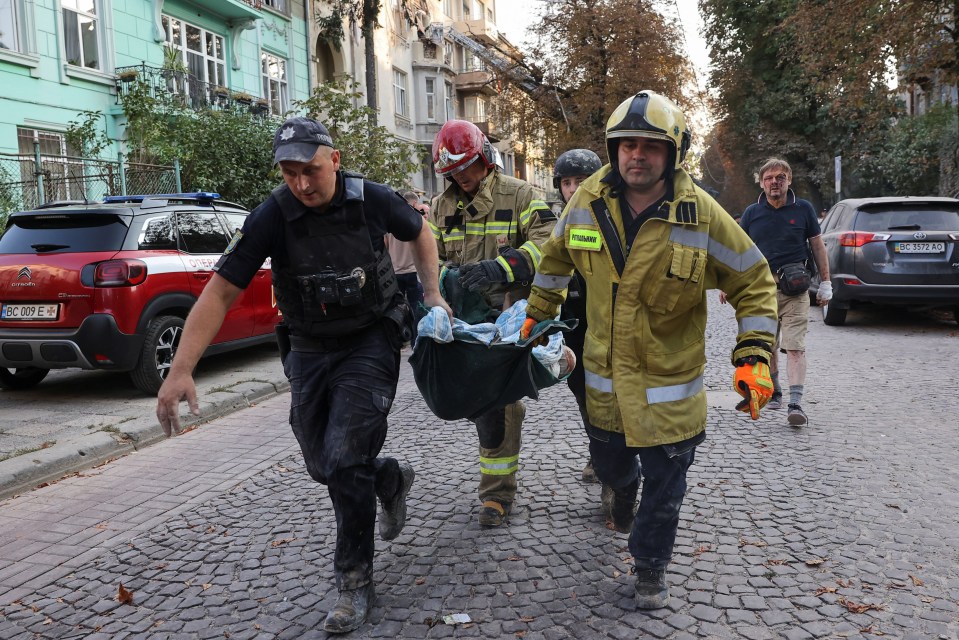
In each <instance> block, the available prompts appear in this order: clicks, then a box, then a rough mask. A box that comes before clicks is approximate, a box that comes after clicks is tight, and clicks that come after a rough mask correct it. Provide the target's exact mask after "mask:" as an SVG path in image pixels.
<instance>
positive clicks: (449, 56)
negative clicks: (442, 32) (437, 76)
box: [443, 40, 453, 66]
mask: <svg viewBox="0 0 959 640" xmlns="http://www.w3.org/2000/svg"><path fill="white" fill-rule="evenodd" d="M443 62H445V63H446V64H448V65H450V66H452V65H453V43H452V42H450V41H449V40H444V41H443Z"/></svg>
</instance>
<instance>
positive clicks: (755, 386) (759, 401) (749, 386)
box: [733, 356, 773, 420]
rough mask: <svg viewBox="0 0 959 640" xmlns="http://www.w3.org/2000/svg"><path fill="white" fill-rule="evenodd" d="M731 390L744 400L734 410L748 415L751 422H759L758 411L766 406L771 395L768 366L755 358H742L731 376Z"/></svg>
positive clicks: (771, 386)
mask: <svg viewBox="0 0 959 640" xmlns="http://www.w3.org/2000/svg"><path fill="white" fill-rule="evenodd" d="M733 389H735V390H736V392H737V393H739V395H741V396H742V397H743V398H745V400H743V401H742V402H740V403H739V404H737V405H736V410H737V411H742V412H743V413H748V414H749V416H750V417H751V418H752V419H753V420H759V410H760V409H762V408H763V407H765V406H766V403H767V402H769V399H770V398H771V397H772V395H773V381H772V378H770V377H769V365H768V364H766V363H765V362H763V361H762V360H760V359H759V358H757V357H756V356H749V357H748V358H743V359H742V363H741V364H740V365H739V366H738V367H736V374H735V375H734V376H733Z"/></svg>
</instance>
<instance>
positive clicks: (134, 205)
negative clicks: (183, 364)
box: [0, 193, 281, 395]
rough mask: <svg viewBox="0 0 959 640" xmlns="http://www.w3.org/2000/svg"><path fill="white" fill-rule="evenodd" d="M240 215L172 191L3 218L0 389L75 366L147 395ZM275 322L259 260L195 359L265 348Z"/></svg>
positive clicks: (214, 198)
mask: <svg viewBox="0 0 959 640" xmlns="http://www.w3.org/2000/svg"><path fill="white" fill-rule="evenodd" d="M247 213H248V212H247V211H246V210H245V209H243V208H242V207H240V206H238V205H235V204H231V203H228V202H223V201H220V200H219V196H218V195H217V194H215V193H181V194H163V195H151V196H114V197H109V198H107V199H106V200H104V201H103V202H97V203H82V202H80V203H77V202H66V203H51V204H48V205H45V206H42V207H40V208H38V209H36V210H33V211H22V212H18V213H13V214H11V215H10V217H9V220H8V221H7V227H6V230H5V231H4V233H3V235H2V236H0V387H4V388H7V389H25V388H28V387H32V386H34V385H36V384H38V383H39V382H40V381H41V380H43V378H44V377H45V376H46V375H47V373H48V372H49V370H50V369H64V368H74V367H76V368H81V369H105V370H110V371H128V372H129V373H130V378H131V379H132V380H133V384H134V385H136V387H137V388H139V389H140V390H142V391H144V392H145V393H148V394H154V395H155V394H156V392H157V391H158V390H159V388H160V385H161V384H162V383H163V380H164V378H165V377H166V374H167V372H168V370H169V368H170V363H171V362H172V360H173V355H174V353H176V348H177V345H178V344H179V340H180V334H181V332H182V330H183V323H184V321H185V319H186V317H187V314H188V313H189V312H190V308H191V307H192V306H193V304H194V302H196V299H197V297H198V296H199V295H200V292H201V291H202V290H203V287H204V286H205V285H206V283H207V282H209V280H210V278H211V277H212V276H213V271H212V268H213V265H215V264H216V262H217V260H218V259H219V258H220V255H221V254H222V253H223V251H224V249H226V246H227V244H228V243H229V241H230V238H231V237H232V235H233V234H234V233H235V232H236V231H237V230H238V229H239V228H240V227H241V226H242V225H243V220H244V219H245V218H246V216H247ZM280 318H281V315H280V311H279V309H278V308H277V306H276V299H275V298H274V297H273V287H272V279H271V275H270V265H269V262H266V263H264V264H263V266H262V267H261V269H260V270H259V272H257V275H256V277H255V278H254V279H253V282H252V283H251V284H250V286H249V287H248V288H247V289H246V290H245V291H244V292H243V293H242V294H241V295H240V297H239V298H238V299H237V301H236V303H234V305H233V306H232V307H231V309H230V311H229V313H228V314H227V316H226V320H225V321H224V323H223V326H222V327H221V328H220V331H219V333H217V335H216V337H215V338H214V339H213V342H212V344H211V345H210V347H209V348H208V349H207V351H206V353H205V354H204V355H211V354H214V353H220V352H223V351H228V350H232V349H237V348H240V347H246V346H250V345H253V344H259V343H263V342H271V341H273V340H274V339H275V338H274V326H275V325H276V323H277V322H278V321H279V320H280Z"/></svg>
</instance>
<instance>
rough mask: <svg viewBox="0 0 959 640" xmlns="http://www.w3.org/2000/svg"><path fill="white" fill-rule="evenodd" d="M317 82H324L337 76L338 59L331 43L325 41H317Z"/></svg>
mask: <svg viewBox="0 0 959 640" xmlns="http://www.w3.org/2000/svg"><path fill="white" fill-rule="evenodd" d="M315 59H316V82H317V84H322V83H324V82H329V81H330V80H333V79H334V78H335V77H336V61H335V59H334V57H333V51H332V50H331V49H330V45H328V44H326V43H325V42H323V41H319V42H317V43H316V58H315Z"/></svg>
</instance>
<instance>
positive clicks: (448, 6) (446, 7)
mask: <svg viewBox="0 0 959 640" xmlns="http://www.w3.org/2000/svg"><path fill="white" fill-rule="evenodd" d="M443 13H444V14H446V17H448V18H452V17H453V0H443Z"/></svg>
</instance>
